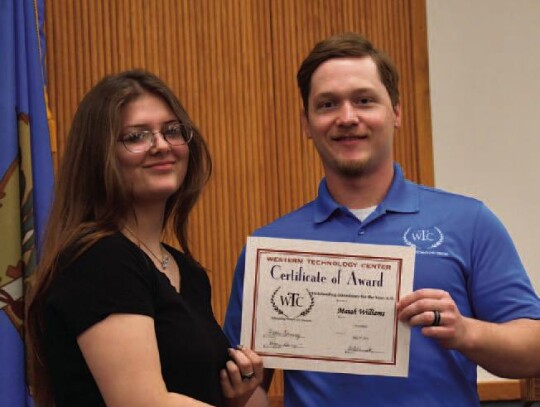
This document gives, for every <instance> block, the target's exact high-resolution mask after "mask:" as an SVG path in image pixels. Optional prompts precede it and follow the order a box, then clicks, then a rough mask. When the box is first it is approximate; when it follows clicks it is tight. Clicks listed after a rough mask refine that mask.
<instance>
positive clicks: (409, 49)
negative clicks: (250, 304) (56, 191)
mask: <svg viewBox="0 0 540 407" xmlns="http://www.w3.org/2000/svg"><path fill="white" fill-rule="evenodd" d="M425 20H426V19H425V0H376V1H374V0H294V1H291V0H198V1H191V0H80V1H76V2H75V1H72V0H54V1H47V2H46V25H45V30H46V36H47V47H48V48H47V70H48V90H49V97H50V107H51V110H52V112H53V115H54V118H55V120H56V124H57V134H56V139H57V140H56V142H57V146H58V159H61V157H62V151H63V148H64V145H65V139H66V135H67V132H68V129H69V124H70V121H71V118H72V116H73V114H74V111H75V109H76V106H77V103H78V102H79V101H80V99H81V98H82V96H83V95H84V93H85V92H86V91H88V90H89V89H90V87H91V86H92V85H93V84H95V83H96V82H97V81H98V80H99V79H100V78H101V77H103V76H104V75H105V74H108V73H113V72H119V71H121V70H125V69H130V68H139V67H140V68H146V69H148V70H150V71H153V72H154V73H156V74H157V75H158V76H160V77H162V78H163V79H164V80H165V81H166V82H167V83H168V84H169V85H170V86H171V87H172V88H173V89H174V91H175V92H176V93H177V94H178V95H179V97H180V99H181V100H182V102H183V104H184V105H185V106H186V108H187V110H188V112H189V113H190V115H191V116H192V118H193V119H194V121H195V123H197V124H198V126H199V127H200V129H201V131H202V133H203V135H204V136H205V137H206V139H207V141H208V144H209V146H210V149H211V152H212V155H213V158H214V174H213V177H212V180H211V181H210V183H209V185H208V187H207V189H206V191H205V193H204V194H203V198H202V200H201V202H200V204H199V205H198V206H197V208H196V210H195V212H194V214H193V217H192V220H191V227H190V233H191V240H192V246H193V249H194V252H195V254H196V256H197V258H198V259H199V260H200V261H201V263H202V264H203V265H204V266H205V267H207V269H208V272H209V276H210V279H211V282H212V286H213V305H214V310H215V313H216V316H217V318H218V320H219V321H220V322H221V321H222V320H223V316H224V313H225V308H226V304H227V300H228V295H229V290H230V286H231V281H232V274H233V268H234V265H235V263H236V258H237V255H238V253H239V251H240V250H241V248H242V246H243V244H244V242H245V239H246V236H247V235H248V234H249V233H250V232H252V231H253V230H254V229H255V228H257V227H259V226H261V225H263V224H265V223H268V222H269V221H271V220H272V219H274V218H276V217H278V216H279V215H282V214H284V213H286V212H288V211H290V210H292V209H294V208H295V207H297V206H299V205H301V204H303V203H305V202H307V201H308V200H311V199H312V198H313V197H314V196H315V194H316V189H317V186H318V183H319V180H320V178H321V176H322V169H321V165H320V162H319V159H318V156H317V154H316V152H315V150H314V148H313V147H312V145H311V143H310V141H309V140H307V139H306V137H305V136H304V135H303V134H302V131H301V127H300V112H301V102H300V97H299V95H298V91H297V87H296V71H297V69H298V66H299V64H300V62H301V61H302V59H303V58H304V57H305V56H306V55H307V53H308V52H309V50H310V49H311V48H312V47H313V45H314V44H315V42H316V41H319V40H321V39H323V38H324V37H326V36H327V35H329V34H332V33H337V32H341V31H358V32H361V33H364V34H365V35H366V36H367V37H368V38H370V39H371V40H372V41H373V42H374V43H375V44H376V46H377V47H379V48H381V49H384V50H386V52H387V53H388V54H389V55H390V56H391V57H392V58H393V59H394V61H395V62H396V65H397V66H398V69H399V70H400V72H401V87H400V89H401V97H402V99H401V100H402V109H403V113H404V123H403V127H402V129H400V130H399V131H398V133H397V136H396V141H395V151H396V157H397V160H398V161H399V162H400V163H401V164H402V166H403V168H404V170H405V172H406V174H407V175H408V177H409V178H411V179H413V180H416V181H420V182H422V183H426V184H432V183H433V162H432V160H433V159H432V152H431V128H430V113H429V88H428V83H429V82H428V76H427V46H426V43H427V39H426V30H425V26H426V21H425ZM282 392H283V389H282V381H281V378H279V379H278V380H277V381H275V384H274V388H273V393H272V394H274V395H278V396H279V395H280V394H282ZM278 400H279V397H278Z"/></svg>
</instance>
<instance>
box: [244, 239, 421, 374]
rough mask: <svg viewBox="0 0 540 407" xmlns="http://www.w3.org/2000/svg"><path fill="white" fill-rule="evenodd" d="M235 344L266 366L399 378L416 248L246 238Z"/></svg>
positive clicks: (404, 367)
mask: <svg viewBox="0 0 540 407" xmlns="http://www.w3.org/2000/svg"><path fill="white" fill-rule="evenodd" d="M246 250H247V251H246V270H245V277H244V306H243V312H242V332H241V341H242V342H241V343H242V344H243V345H245V346H248V347H250V348H251V349H253V350H255V351H256V352H257V353H259V355H261V356H262V357H263V360H264V366H265V367H268V368H278V369H292V370H313V371H321V372H339V373H353V374H369V375H384V376H401V377H406V376H407V375H408V370H409V343H410V328H409V326H408V325H406V324H404V323H402V322H400V321H398V319H397V313H396V303H397V301H398V300H399V299H400V298H401V297H403V296H404V295H405V294H408V293H410V292H411V291H412V283H413V273H414V258H415V249H414V248H413V247H408V246H387V245H365V244H357V243H338V242H321V241H313V240H296V239H275V238H263V237H249V238H248V241H247V249H246Z"/></svg>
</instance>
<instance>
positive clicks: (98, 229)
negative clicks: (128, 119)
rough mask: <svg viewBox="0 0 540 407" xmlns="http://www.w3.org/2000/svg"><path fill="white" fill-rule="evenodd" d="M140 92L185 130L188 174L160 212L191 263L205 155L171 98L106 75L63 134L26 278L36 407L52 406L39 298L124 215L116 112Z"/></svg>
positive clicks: (139, 75) (143, 81)
mask: <svg viewBox="0 0 540 407" xmlns="http://www.w3.org/2000/svg"><path fill="white" fill-rule="evenodd" d="M143 93H151V94H154V95H157V96H159V97H161V98H162V99H163V100H164V101H165V102H166V103H167V104H168V105H169V107H170V108H171V110H172V111H173V112H174V113H175V115H176V116H177V117H178V119H179V120H180V121H181V122H182V123H184V124H186V125H188V126H190V127H191V128H192V129H193V139H192V140H191V141H190V143H189V161H188V169H187V173H186V176H185V179H184V182H183V183H182V186H181V187H180V189H179V190H178V191H177V192H176V193H175V194H174V195H172V196H171V197H170V198H169V199H168V200H167V203H166V206H165V216H164V225H163V227H164V228H165V226H170V229H171V230H172V232H173V234H174V235H175V237H176V239H177V240H178V242H179V244H180V247H181V248H182V250H183V251H184V253H185V254H186V255H187V256H189V257H192V255H191V252H190V250H189V244H188V238H187V221H188V215H189V213H190V212H191V210H192V209H193V207H194V205H195V203H196V201H197V199H198V198H199V196H200V194H201V191H202V188H203V186H204V185H205V183H206V182H207V181H208V178H209V177H210V174H211V172H212V162H211V158H210V154H209V152H208V148H207V146H206V143H205V141H204V139H203V138H202V136H201V134H200V133H199V132H198V130H197V128H196V127H195V126H194V125H193V123H192V121H191V119H190V118H189V116H188V114H187V112H186V111H185V109H184V108H183V106H182V105H181V103H180V101H179V100H178V98H177V97H176V96H175V95H174V93H173V92H172V91H171V90H170V89H169V88H168V87H167V85H165V83H163V82H162V81H161V80H160V79H159V78H157V77H156V76H154V75H153V74H151V73H149V72H146V71H143V70H131V71H126V72H122V73H119V74H117V75H111V76H107V77H105V78H104V79H102V80H101V81H100V82H99V83H98V84H97V85H96V86H95V87H94V88H92V89H91V90H90V91H89V92H88V93H87V94H86V95H85V97H84V98H83V100H82V101H81V103H80V105H79V107H78V109H77V112H76V113H75V117H74V119H73V123H72V126H71V130H70V132H69V137H68V141H67V145H66V149H65V152H64V155H63V159H62V164H61V166H60V170H59V173H58V179H57V183H56V191H55V198H54V202H53V205H52V209H51V213H50V215H49V220H48V223H47V228H46V230H45V235H44V239H43V245H42V247H41V259H40V262H39V264H38V268H37V271H36V273H35V274H34V275H33V276H32V277H31V280H30V290H29V306H28V314H27V325H26V326H27V339H28V343H27V344H28V349H29V365H30V383H31V387H32V393H33V396H34V400H35V402H36V404H37V405H38V406H39V407H53V406H54V394H53V390H52V387H51V383H50V381H49V379H48V369H47V363H46V358H45V355H44V349H43V344H42V342H41V340H42V338H43V329H44V321H43V310H44V305H45V299H46V295H47V291H48V289H49V287H50V286H51V284H52V283H53V282H54V280H55V278H56V277H57V276H58V274H59V273H60V272H61V271H62V269H61V268H60V267H59V266H58V261H59V258H60V256H62V265H63V266H64V267H65V265H66V262H67V263H70V262H72V261H74V260H75V259H76V258H77V257H78V256H80V255H81V254H82V253H83V252H84V251H85V250H87V249H88V248H89V247H90V246H92V245H93V244H94V243H95V242H96V241H97V240H99V239H101V238H102V237H104V236H107V235H110V234H113V233H115V232H117V231H118V230H119V229H120V227H121V224H120V223H121V222H122V219H123V218H124V216H125V214H126V212H128V211H130V210H131V206H130V202H131V199H130V189H129V186H126V185H124V183H123V182H122V179H121V177H120V174H119V171H118V168H117V161H116V155H115V149H116V143H117V138H118V135H119V134H120V131H121V120H120V117H121V116H120V115H121V110H122V108H123V107H124V106H125V105H126V104H127V103H129V102H130V101H132V100H134V99H136V98H137V97H138V96H140V95H141V94H143Z"/></svg>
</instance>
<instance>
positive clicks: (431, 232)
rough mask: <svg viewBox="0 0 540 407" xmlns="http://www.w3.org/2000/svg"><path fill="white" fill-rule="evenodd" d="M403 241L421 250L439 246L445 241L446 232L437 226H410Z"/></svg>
mask: <svg viewBox="0 0 540 407" xmlns="http://www.w3.org/2000/svg"><path fill="white" fill-rule="evenodd" d="M403 241H404V242H405V244H406V245H408V246H413V247H416V248H417V249H420V250H429V249H435V248H436V247H439V246H440V245H441V244H442V243H443V242H444V234H443V232H442V231H441V229H439V228H438V227H437V226H432V227H428V228H412V227H410V228H408V229H407V230H406V231H405V233H404V234H403Z"/></svg>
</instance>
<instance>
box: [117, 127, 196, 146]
mask: <svg viewBox="0 0 540 407" xmlns="http://www.w3.org/2000/svg"><path fill="white" fill-rule="evenodd" d="M158 133H159V134H161V136H162V137H163V139H164V140H165V141H166V142H167V143H169V144H170V145H171V146H181V145H184V144H187V143H189V142H190V141H191V139H192V138H193V130H192V129H191V128H190V127H188V126H186V125H184V124H182V123H173V124H168V125H167V126H166V127H165V128H164V129H162V130H161V131H159V130H156V131H150V130H136V131H133V132H131V133H127V134H124V135H122V136H120V138H119V139H118V142H119V143H122V144H124V147H125V148H126V149H127V150H128V151H131V152H132V153H143V152H146V151H148V150H150V149H151V148H152V147H153V146H154V145H155V143H156V134H158Z"/></svg>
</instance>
